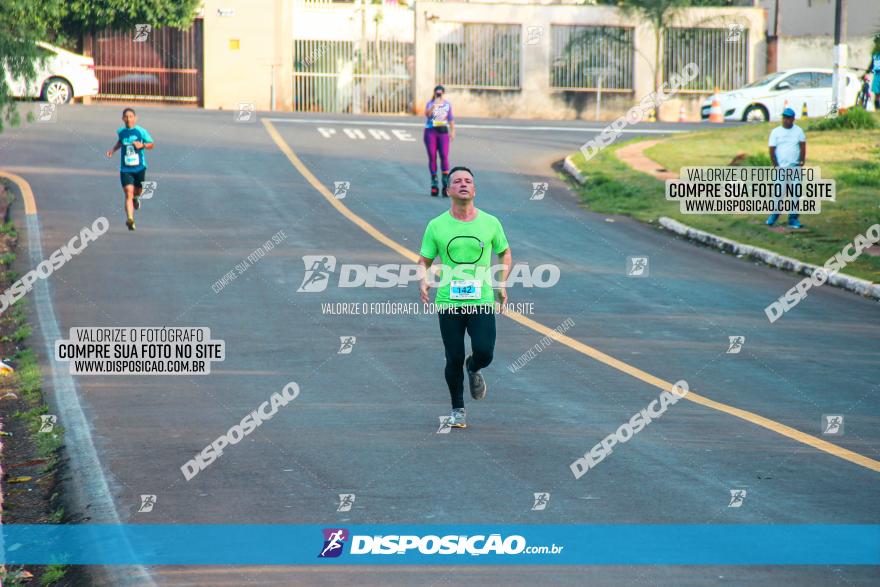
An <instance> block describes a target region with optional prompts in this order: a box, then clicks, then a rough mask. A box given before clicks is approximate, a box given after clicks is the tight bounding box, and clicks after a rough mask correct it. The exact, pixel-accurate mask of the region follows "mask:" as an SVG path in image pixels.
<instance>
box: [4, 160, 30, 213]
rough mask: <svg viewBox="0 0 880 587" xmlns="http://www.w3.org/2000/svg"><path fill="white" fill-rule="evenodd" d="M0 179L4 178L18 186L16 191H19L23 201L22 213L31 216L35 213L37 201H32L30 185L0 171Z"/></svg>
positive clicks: (19, 178) (17, 177)
mask: <svg viewBox="0 0 880 587" xmlns="http://www.w3.org/2000/svg"><path fill="white" fill-rule="evenodd" d="M0 177H5V178H6V179H8V180H10V181H12V182H14V183H15V185H17V186H18V189H19V190H21V197H22V198H23V199H24V213H25V214H28V215H31V214H36V213H37V201H36V200H34V192H33V191H31V184H29V183H28V182H27V181H25V179H24V178H23V177H20V176H18V175H15V174H14V173H9V172H8V171H3V170H0Z"/></svg>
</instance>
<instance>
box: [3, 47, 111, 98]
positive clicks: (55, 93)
mask: <svg viewBox="0 0 880 587" xmlns="http://www.w3.org/2000/svg"><path fill="white" fill-rule="evenodd" d="M37 45H38V46H39V50H40V53H41V55H42V56H43V57H45V60H40V61H37V63H36V64H35V68H36V71H37V75H36V78H35V79H33V80H31V81H30V83H25V80H24V79H22V78H15V79H13V78H12V77H11V76H10V74H9V71H6V72H5V74H6V83H7V84H8V85H9V88H10V89H11V94H12V96H13V97H16V98H39V99H40V100H44V101H46V102H51V103H53V104H66V103H68V102H70V101H71V100H73V99H74V98H81V97H83V96H94V95H95V94H97V93H98V78H97V77H96V76H95V60H94V59H92V58H91V57H84V56H82V55H77V54H76V53H71V52H70V51H67V50H65V49H62V48H60V47H56V46H54V45H50V44H49V43H43V42H38V43H37Z"/></svg>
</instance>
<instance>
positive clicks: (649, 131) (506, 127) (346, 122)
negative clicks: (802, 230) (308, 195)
mask: <svg viewBox="0 0 880 587" xmlns="http://www.w3.org/2000/svg"><path fill="white" fill-rule="evenodd" d="M265 120H268V121H269V122H290V123H296V124H335V125H338V126H343V127H344V126H354V125H360V126H417V127H419V128H421V127H424V126H425V125H424V124H421V123H417V122H386V121H378V120H377V121H370V120H328V119H320V120H319V119H317V118H316V119H311V118H309V119H299V118H266V119H265ZM455 127H456V128H486V129H494V130H548V131H562V132H594V133H595V132H601V131H602V130H604V129H605V127H604V126H603V127H599V128H592V127H577V126H526V125H523V126H513V125H504V124H470V123H464V124H460V123H456V125H455ZM619 132H624V133H634V134H663V135H665V134H672V133H679V132H689V131H687V130H676V129H672V130H662V129H656V128H646V129H638V128H634V129H623V130H621V131H619Z"/></svg>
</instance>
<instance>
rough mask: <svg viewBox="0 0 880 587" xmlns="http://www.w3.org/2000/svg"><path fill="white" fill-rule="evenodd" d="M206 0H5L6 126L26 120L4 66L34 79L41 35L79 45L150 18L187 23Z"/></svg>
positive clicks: (0, 111) (0, 23)
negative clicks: (98, 34) (86, 38)
mask: <svg viewBox="0 0 880 587" xmlns="http://www.w3.org/2000/svg"><path fill="white" fill-rule="evenodd" d="M200 3H201V0H138V1H137V2H133V1H131V0H67V1H65V0H39V1H38V2H34V1H33V0H3V8H2V10H0V131H2V130H3V123H4V122H5V121H8V122H9V123H10V124H12V125H16V124H18V123H19V122H20V116H19V114H18V110H17V108H16V107H15V102H14V100H13V99H12V97H11V96H10V87H9V85H8V84H7V79H6V75H3V72H4V71H8V72H9V74H10V77H12V78H22V79H25V80H33V79H34V77H35V76H36V64H37V62H38V59H39V53H38V48H37V46H36V45H35V42H36V41H50V42H54V43H56V44H58V45H61V46H64V47H68V48H76V47H77V46H79V47H80V48H81V46H82V39H83V37H84V36H85V35H87V34H91V33H93V32H95V31H98V30H102V29H106V28H111V29H120V30H124V29H133V28H134V25H135V24H141V23H146V24H150V25H152V26H153V28H157V27H160V26H171V27H176V28H186V27H188V26H189V25H190V24H192V21H193V19H194V18H195V15H196V10H197V9H198V6H199V4H200Z"/></svg>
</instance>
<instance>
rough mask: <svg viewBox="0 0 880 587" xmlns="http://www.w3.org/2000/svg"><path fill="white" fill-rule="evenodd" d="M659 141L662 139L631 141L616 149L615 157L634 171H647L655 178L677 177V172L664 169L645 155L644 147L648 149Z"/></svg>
mask: <svg viewBox="0 0 880 587" xmlns="http://www.w3.org/2000/svg"><path fill="white" fill-rule="evenodd" d="M661 142H663V139H654V140H650V141H639V142H637V143H632V144H631V145H626V146H625V147H621V148H620V149H618V150H617V153H616V154H617V158H618V159H620V160H621V161H623V162H624V163H626V164H627V165H629V166H630V167H632V168H633V169H635V170H636V171H641V172H642V173H647V174H648V175H652V176H654V177H656V178H657V179H661V180H667V179H678V174H677V173H675V172H673V171H669V170H668V169H666V168H665V167H663V166H662V165H660V164H659V163H657V162H656V161H654V160H653V159H649V158H648V156H647V155H645V150H646V149H650V148H651V147H653V146H654V145H656V144H657V143H661Z"/></svg>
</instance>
